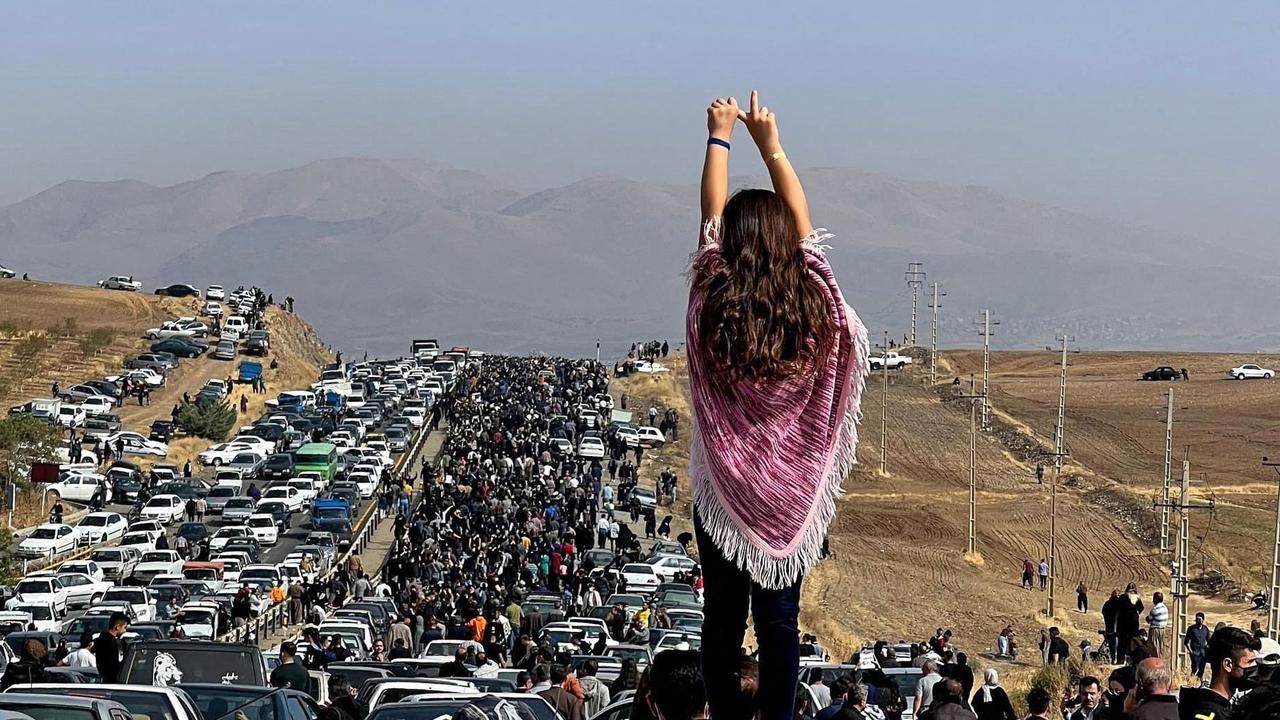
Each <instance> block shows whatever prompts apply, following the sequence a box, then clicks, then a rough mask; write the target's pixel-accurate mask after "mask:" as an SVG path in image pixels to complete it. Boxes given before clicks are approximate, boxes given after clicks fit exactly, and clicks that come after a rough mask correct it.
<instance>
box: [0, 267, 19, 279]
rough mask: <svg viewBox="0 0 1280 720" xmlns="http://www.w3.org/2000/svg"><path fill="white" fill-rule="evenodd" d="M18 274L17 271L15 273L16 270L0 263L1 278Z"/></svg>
mask: <svg viewBox="0 0 1280 720" xmlns="http://www.w3.org/2000/svg"><path fill="white" fill-rule="evenodd" d="M16 275H17V273H15V272H14V271H12V270H10V269H9V268H7V267H5V266H3V265H0V278H11V277H14V276H16Z"/></svg>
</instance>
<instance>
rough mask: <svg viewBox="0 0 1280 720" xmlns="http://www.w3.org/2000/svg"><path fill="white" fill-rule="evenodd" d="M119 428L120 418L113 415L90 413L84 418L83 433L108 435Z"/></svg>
mask: <svg viewBox="0 0 1280 720" xmlns="http://www.w3.org/2000/svg"><path fill="white" fill-rule="evenodd" d="M112 418H114V420H113V419H112ZM119 429H120V418H118V417H115V416H114V415H90V416H89V417H87V418H85V420H84V434H85V435H110V434H111V433H113V432H115V431H117V430H119ZM151 439H152V440H155V438H151Z"/></svg>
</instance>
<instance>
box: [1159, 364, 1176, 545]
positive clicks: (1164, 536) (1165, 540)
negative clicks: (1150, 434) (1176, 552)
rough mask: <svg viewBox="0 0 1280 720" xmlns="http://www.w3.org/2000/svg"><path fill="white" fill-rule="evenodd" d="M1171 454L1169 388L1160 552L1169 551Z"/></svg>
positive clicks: (1171, 413)
mask: <svg viewBox="0 0 1280 720" xmlns="http://www.w3.org/2000/svg"><path fill="white" fill-rule="evenodd" d="M1172 455H1173V388H1169V409H1168V412H1167V414H1166V415H1165V421H1164V485H1163V486H1162V488H1161V490H1160V554H1161V555H1164V554H1165V553H1167V552H1169V510H1170V508H1169V485H1170V483H1171V480H1172V478H1171V477H1170V475H1171V471H1172V463H1171V459H1172Z"/></svg>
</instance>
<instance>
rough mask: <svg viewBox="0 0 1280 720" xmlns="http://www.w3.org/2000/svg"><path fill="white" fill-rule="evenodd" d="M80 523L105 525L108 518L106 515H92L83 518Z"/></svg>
mask: <svg viewBox="0 0 1280 720" xmlns="http://www.w3.org/2000/svg"><path fill="white" fill-rule="evenodd" d="M80 524H81V525H93V526H97V527H104V526H106V524H107V518H106V516H104V515H90V516H88V517H86V518H85V519H84V520H81V521H80Z"/></svg>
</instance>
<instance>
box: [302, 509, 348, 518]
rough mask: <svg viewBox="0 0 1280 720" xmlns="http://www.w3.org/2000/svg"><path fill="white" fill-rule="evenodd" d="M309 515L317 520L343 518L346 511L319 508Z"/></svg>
mask: <svg viewBox="0 0 1280 720" xmlns="http://www.w3.org/2000/svg"><path fill="white" fill-rule="evenodd" d="M311 514H312V516H314V517H318V518H344V517H346V516H347V511H346V510H343V509H342V508H335V507H321V508H316V509H315V510H313V511H312V512H311Z"/></svg>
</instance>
